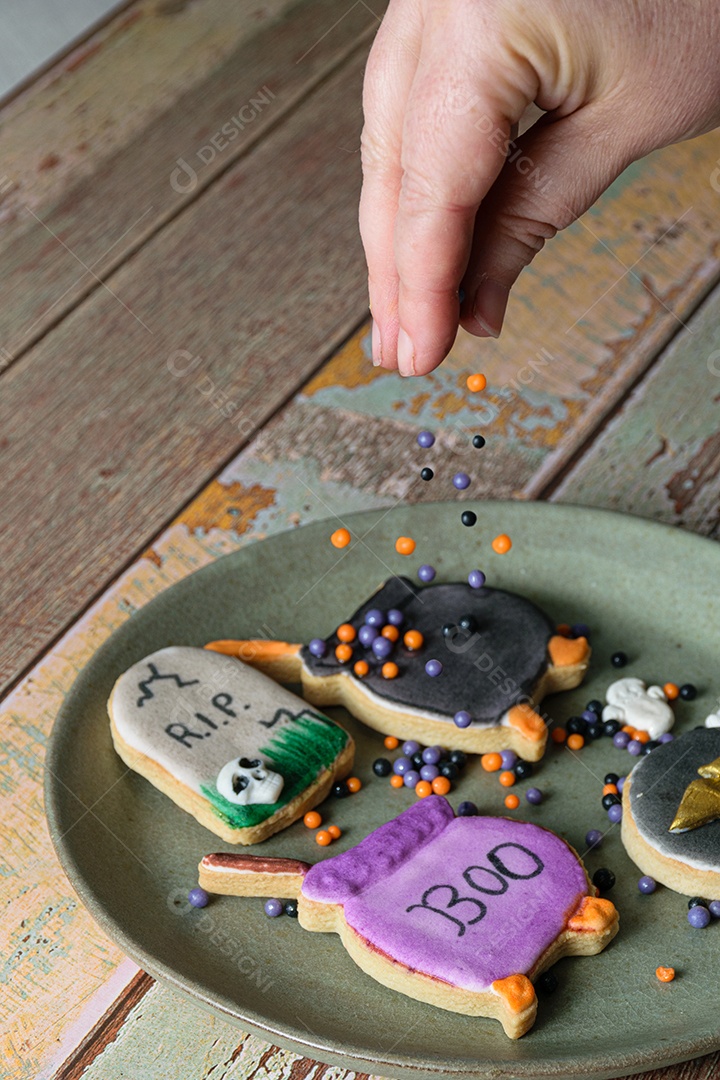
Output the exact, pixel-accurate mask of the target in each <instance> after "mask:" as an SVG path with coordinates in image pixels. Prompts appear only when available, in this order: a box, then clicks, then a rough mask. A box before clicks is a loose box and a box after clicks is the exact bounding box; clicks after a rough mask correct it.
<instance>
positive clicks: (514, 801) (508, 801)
mask: <svg viewBox="0 0 720 1080" xmlns="http://www.w3.org/2000/svg"><path fill="white" fill-rule="evenodd" d="M505 805H506V806H507V808H508V810H517V808H518V806H519V805H520V800H519V799H518V797H517V795H506V796H505Z"/></svg>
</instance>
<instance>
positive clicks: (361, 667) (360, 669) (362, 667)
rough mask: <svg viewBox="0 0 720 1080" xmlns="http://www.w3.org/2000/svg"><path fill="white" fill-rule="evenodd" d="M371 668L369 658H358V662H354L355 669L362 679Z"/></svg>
mask: <svg viewBox="0 0 720 1080" xmlns="http://www.w3.org/2000/svg"><path fill="white" fill-rule="evenodd" d="M369 670H370V665H369V664H368V662H367V660H358V661H357V663H356V664H353V671H354V672H355V674H356V675H359V676H360V678H361V679H362V677H363V675H367V673H368V671H369Z"/></svg>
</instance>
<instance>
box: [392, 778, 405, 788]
mask: <svg viewBox="0 0 720 1080" xmlns="http://www.w3.org/2000/svg"><path fill="white" fill-rule="evenodd" d="M404 783H405V781H404V780H403V778H402V776H394V775H393V776H391V777H390V787H402V786H403V784H404Z"/></svg>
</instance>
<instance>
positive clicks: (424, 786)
mask: <svg viewBox="0 0 720 1080" xmlns="http://www.w3.org/2000/svg"><path fill="white" fill-rule="evenodd" d="M432 793H433V789H432V784H431V783H430V781H429V780H418V782H417V784H416V785H415V794H416V795H417V797H418V799H427V797H428V795H432Z"/></svg>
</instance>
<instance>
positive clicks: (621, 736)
mask: <svg viewBox="0 0 720 1080" xmlns="http://www.w3.org/2000/svg"><path fill="white" fill-rule="evenodd" d="M629 742H630V736H629V735H628V733H627V731H618V732H617V733H616V734H615V735H613V746H616V747H617V748H618V750H624V749H625V747H626V746H627V744H628V743H629Z"/></svg>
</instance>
